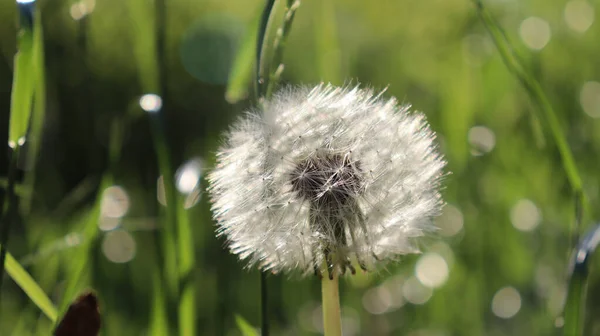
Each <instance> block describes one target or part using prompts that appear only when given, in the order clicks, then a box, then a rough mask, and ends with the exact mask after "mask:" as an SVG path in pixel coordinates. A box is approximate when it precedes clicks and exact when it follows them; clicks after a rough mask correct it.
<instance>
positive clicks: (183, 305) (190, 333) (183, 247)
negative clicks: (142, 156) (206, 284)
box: [163, 175, 196, 336]
mask: <svg viewBox="0 0 600 336" xmlns="http://www.w3.org/2000/svg"><path fill="white" fill-rule="evenodd" d="M163 176H164V175H163ZM172 184H173V185H174V183H172ZM184 202H185V200H184V199H183V198H182V197H181V195H178V197H177V203H176V204H175V205H169V203H167V206H170V207H174V206H175V207H176V211H177V246H178V247H179V253H178V257H179V260H178V261H179V281H180V283H181V294H180V297H179V334H180V335H182V336H194V335H196V322H195V321H196V287H195V286H194V285H195V281H194V277H193V271H194V268H195V264H196V260H195V255H194V252H195V251H194V234H193V232H192V227H191V223H190V220H189V217H188V212H187V211H186V210H185V209H184Z"/></svg>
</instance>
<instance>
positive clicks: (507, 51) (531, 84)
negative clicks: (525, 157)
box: [475, 0, 597, 336]
mask: <svg viewBox="0 0 600 336" xmlns="http://www.w3.org/2000/svg"><path fill="white" fill-rule="evenodd" d="M475 4H476V7H477V12H478V15H479V17H480V19H481V21H482V22H483V24H484V25H485V27H486V29H487V30H488V32H489V33H490V36H491V37H492V40H493V41H494V44H495V46H496V48H497V49H498V51H499V52H500V55H501V56H502V60H503V61H504V64H505V65H506V67H507V68H508V70H509V71H510V72H511V74H512V75H513V76H514V77H515V78H516V79H517V80H518V81H519V82H520V83H521V84H522V85H523V87H524V88H525V90H526V91H527V94H528V95H529V97H530V99H531V100H532V102H533V103H534V105H535V107H536V109H537V110H538V111H539V112H540V115H541V117H542V119H543V120H544V121H545V125H546V127H547V129H548V132H549V133H550V134H551V136H552V138H553V139H554V142H555V144H556V147H557V148H558V152H559V154H560V158H561V162H562V165H563V170H564V173H565V174H566V176H567V179H568V181H569V184H570V186H571V191H572V193H573V199H574V208H575V219H574V221H573V225H572V226H571V237H572V238H571V241H572V242H574V241H577V240H578V239H579V238H578V237H579V231H580V228H581V224H582V221H583V217H584V216H583V211H584V209H585V208H586V201H585V200H586V197H585V194H584V191H583V182H582V178H581V175H580V173H579V169H578V168H577V165H576V164H575V160H574V158H573V153H572V152H571V149H570V148H569V145H568V143H567V140H566V136H565V134H564V132H563V130H562V127H561V123H560V121H559V119H558V117H557V116H556V113H555V112H554V109H553V107H552V105H551V104H550V101H549V100H548V98H547V97H546V94H545V93H544V91H543V90H542V87H541V85H540V84H539V83H538V81H537V80H536V79H535V77H534V76H533V75H532V72H531V71H529V70H528V69H527V68H526V66H525V64H524V62H523V61H522V58H521V57H520V56H519V55H517V53H516V52H515V48H514V47H513V46H512V44H511V43H510V41H509V39H508V37H507V35H506V33H505V32H504V30H503V29H502V26H500V24H499V23H498V22H497V21H496V20H494V18H493V16H492V15H491V14H490V13H489V11H488V10H487V9H486V8H485V7H484V5H483V2H482V1H481V0H477V1H475ZM595 231H597V228H596V230H595ZM595 231H593V232H591V233H590V235H594V234H595V233H596V232H595ZM586 240H589V238H588V239H584V242H583V243H582V244H584V246H583V247H581V246H580V247H578V248H576V249H575V250H574V251H575V252H574V257H573V258H574V260H573V267H574V270H573V271H572V273H571V276H570V280H569V290H568V292H567V299H566V300H567V301H566V302H567V303H566V305H565V313H564V314H565V326H564V335H569V336H576V335H583V321H584V318H583V316H584V315H585V306H584V302H585V299H584V298H585V286H586V285H585V283H586V280H587V276H588V271H587V254H588V253H589V252H590V250H591V251H593V250H595V246H594V247H593V249H590V247H589V246H587V245H589V242H587V241H586ZM581 253H585V255H586V260H584V262H585V263H580V262H578V260H577V259H578V258H579V255H580V254H581Z"/></svg>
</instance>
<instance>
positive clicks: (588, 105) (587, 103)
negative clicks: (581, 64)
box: [579, 81, 600, 118]
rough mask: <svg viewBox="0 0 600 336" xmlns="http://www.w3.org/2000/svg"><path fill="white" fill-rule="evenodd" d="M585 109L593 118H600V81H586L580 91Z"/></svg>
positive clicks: (581, 101) (580, 97) (580, 100)
mask: <svg viewBox="0 0 600 336" xmlns="http://www.w3.org/2000/svg"><path fill="white" fill-rule="evenodd" d="M579 102H580V103H581V107H582V108H583V111H584V112H585V113H586V114H587V115H589V116H590V117H592V118H600V83H598V82H595V81H589V82H585V84H583V87H582V88H581V92H580V93H579Z"/></svg>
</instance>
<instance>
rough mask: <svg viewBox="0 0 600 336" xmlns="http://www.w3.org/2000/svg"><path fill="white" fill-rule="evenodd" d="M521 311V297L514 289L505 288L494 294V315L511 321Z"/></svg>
mask: <svg viewBox="0 0 600 336" xmlns="http://www.w3.org/2000/svg"><path fill="white" fill-rule="evenodd" d="M520 309H521V295H520V294H519V291H517V290H516V289H515V288H513V287H504V288H502V289H500V290H499V291H497V292H496V294H494V298H493V299H492V312H493V313H494V315H496V316H498V317H500V318H504V319H509V318H511V317H513V316H515V315H516V314H517V313H518V312H519V310H520Z"/></svg>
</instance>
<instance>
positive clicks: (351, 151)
mask: <svg viewBox="0 0 600 336" xmlns="http://www.w3.org/2000/svg"><path fill="white" fill-rule="evenodd" d="M409 108H410V106H408V105H399V104H398V103H397V101H396V100H395V99H393V98H392V99H384V98H383V97H382V96H381V94H374V93H373V92H372V91H371V90H365V89H360V88H358V87H354V88H349V87H345V88H339V87H334V86H331V85H319V86H317V87H315V88H313V89H310V88H306V87H289V88H286V89H284V90H282V91H280V92H278V93H277V94H275V95H274V96H273V98H272V99H270V100H267V101H265V102H264V103H263V105H262V108H261V109H260V111H253V112H250V113H248V114H246V115H245V116H243V117H241V118H240V119H239V120H238V121H237V122H236V123H235V124H234V126H233V127H232V129H231V130H230V131H229V133H228V134H227V140H226V143H225V144H224V145H223V146H222V147H221V148H220V149H219V152H218V154H217V165H216V168H215V169H214V170H213V171H212V172H211V173H210V174H209V176H208V180H209V182H210V187H209V193H210V196H211V199H212V210H213V214H214V218H215V219H216V221H217V223H218V229H217V231H218V234H220V235H225V236H226V237H227V239H228V243H229V247H230V249H231V251H232V252H233V253H235V254H238V255H239V257H240V258H241V259H243V260H247V261H248V263H249V265H257V266H258V267H260V268H261V269H263V270H270V271H272V272H286V273H287V272H291V271H297V270H299V271H301V272H302V273H303V274H310V273H312V272H314V273H316V274H318V275H322V274H323V273H322V272H324V271H326V272H327V275H328V277H329V278H330V279H333V277H334V274H337V275H343V274H345V273H347V272H348V271H349V272H350V273H355V272H356V270H355V267H354V266H353V264H354V265H356V264H357V265H358V266H359V267H360V268H362V269H363V270H371V269H374V268H375V267H376V265H377V264H379V263H381V262H384V261H387V260H394V259H397V258H398V257H399V256H401V255H404V254H407V253H414V252H418V242H417V238H418V237H421V236H423V235H425V234H427V233H428V232H431V231H433V230H434V229H435V227H434V225H433V223H432V220H431V219H432V217H433V216H435V215H437V214H439V212H440V210H441V207H442V205H443V202H442V200H441V197H440V194H439V188H440V180H441V177H442V174H443V173H442V169H443V167H444V165H445V162H444V160H443V159H442V157H441V155H440V154H439V153H438V151H437V147H436V145H435V143H434V140H435V134H434V133H433V132H432V131H431V130H430V128H429V126H428V124H427V123H426V121H425V117H424V116H423V115H422V114H420V113H416V112H410V111H409ZM321 265H326V266H323V267H321Z"/></svg>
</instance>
